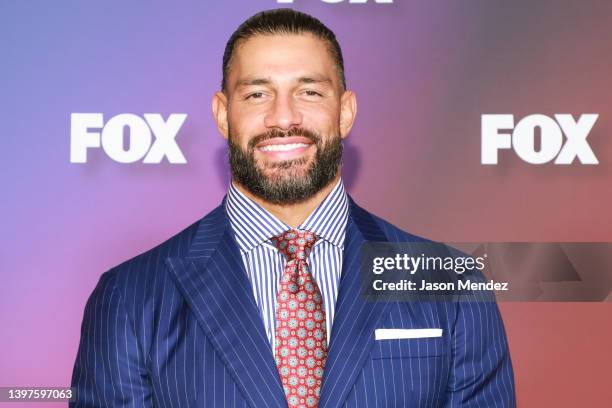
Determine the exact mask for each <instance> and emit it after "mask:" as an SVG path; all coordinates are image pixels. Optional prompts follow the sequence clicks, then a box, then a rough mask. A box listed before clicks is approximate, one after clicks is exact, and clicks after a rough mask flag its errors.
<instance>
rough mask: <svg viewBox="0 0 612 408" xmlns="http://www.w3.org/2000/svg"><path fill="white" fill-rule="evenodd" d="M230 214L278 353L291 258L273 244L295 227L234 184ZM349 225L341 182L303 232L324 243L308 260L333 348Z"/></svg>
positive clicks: (228, 202) (302, 226) (228, 203)
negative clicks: (279, 302) (282, 290)
mask: <svg viewBox="0 0 612 408" xmlns="http://www.w3.org/2000/svg"><path fill="white" fill-rule="evenodd" d="M225 209H226V211H227V214H228V218H229V220H230V225H231V227H232V230H233V232H234V236H235V239H236V242H237V244H238V247H239V249H240V254H241V256H242V261H243V262H244V266H245V269H246V272H247V275H248V278H249V280H250V282H251V285H252V288H253V295H254V296H255V301H256V303H257V306H258V307H259V310H260V312H261V317H262V319H263V322H264V326H265V328H266V335H267V337H268V340H269V341H270V345H271V347H272V351H273V353H274V352H275V350H274V349H275V347H274V340H275V333H276V313H275V312H276V296H277V293H278V288H279V286H280V280H281V276H282V274H283V271H284V269H285V258H284V256H283V255H282V254H281V253H280V252H279V251H278V249H277V248H276V247H275V246H274V244H273V243H272V241H271V239H270V238H272V237H273V236H275V235H279V234H281V233H283V232H284V231H287V230H290V229H291V227H290V226H288V225H287V224H285V223H284V222H282V221H281V220H279V219H278V218H277V217H275V216H274V215H272V214H270V213H269V212H268V211H267V210H265V209H264V208H262V207H261V206H260V205H258V204H257V203H255V202H254V201H253V200H251V199H250V198H248V197H247V196H245V195H244V194H242V193H241V192H240V191H238V189H237V188H236V187H235V186H234V185H233V184H231V185H230V188H229V191H228V194H227V200H226V206H225ZM347 221H348V197H347V194H346V191H345V190H344V186H343V183H342V180H339V181H338V183H337V184H336V186H335V187H334V188H333V190H332V191H331V192H330V193H329V194H328V195H327V197H326V198H325V199H324V200H323V202H321V204H320V205H319V206H318V207H317V208H316V209H315V210H314V211H313V212H312V214H310V215H309V216H308V218H307V219H306V220H305V221H304V222H303V223H302V224H300V225H299V226H298V227H297V229H299V230H306V231H310V232H312V233H314V234H315V235H316V236H317V237H318V239H317V242H316V243H315V245H314V247H313V248H312V251H311V253H310V255H309V256H308V265H309V267H310V271H311V273H312V276H313V279H314V280H315V282H317V284H318V285H319V289H320V290H321V295H322V296H323V305H324V307H325V316H326V326H327V341H328V344H329V339H330V334H331V328H332V323H333V320H334V309H335V304H336V297H337V295H338V283H339V282H340V273H341V271H342V254H343V249H344V237H345V233H346V231H345V230H346V224H347Z"/></svg>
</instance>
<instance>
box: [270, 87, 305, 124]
mask: <svg viewBox="0 0 612 408" xmlns="http://www.w3.org/2000/svg"><path fill="white" fill-rule="evenodd" d="M301 124H302V113H301V112H300V111H299V109H297V107H296V105H295V101H294V100H293V98H292V97H291V96H290V95H277V96H276V98H275V100H274V102H273V103H272V104H271V106H270V110H269V111H268V112H267V114H266V116H265V118H264V125H265V126H266V127H267V128H277V129H282V130H289V129H290V128H292V127H294V126H299V125H301Z"/></svg>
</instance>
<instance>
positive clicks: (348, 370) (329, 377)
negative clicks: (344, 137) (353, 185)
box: [319, 199, 389, 407]
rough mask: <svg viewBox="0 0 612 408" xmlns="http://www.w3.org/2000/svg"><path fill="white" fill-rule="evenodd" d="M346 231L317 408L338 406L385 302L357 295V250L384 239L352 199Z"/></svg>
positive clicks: (360, 364) (356, 371) (363, 357)
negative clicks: (373, 300) (336, 296)
mask: <svg viewBox="0 0 612 408" xmlns="http://www.w3.org/2000/svg"><path fill="white" fill-rule="evenodd" d="M349 203H350V215H349V221H348V224H347V230H346V240H345V247H344V255H343V262H342V263H343V266H342V274H341V278H340V287H339V290H338V299H337V301H336V315H335V317H334V323H333V329H332V333H331V339H330V347H329V350H328V355H327V362H326V363H325V373H324V376H323V386H322V389H321V398H320V401H319V406H320V407H337V406H341V405H342V403H343V402H344V400H345V399H346V397H347V394H348V392H349V391H350V389H351V388H352V387H353V384H354V383H355V380H356V379H357V375H358V374H359V373H360V372H361V369H362V367H363V365H364V364H365V361H366V358H367V356H368V355H369V352H370V349H371V348H372V346H373V345H374V336H373V333H374V329H375V328H376V327H378V324H379V321H380V319H381V317H383V316H384V315H385V311H386V310H387V309H388V305H389V303H388V302H385V301H377V302H365V300H364V298H363V296H362V295H361V278H360V250H361V246H362V244H363V243H364V242H365V241H377V242H386V241H387V238H386V237H385V235H384V234H383V232H382V231H381V230H380V228H379V227H378V225H377V224H376V222H375V221H374V219H373V218H372V216H371V215H370V214H369V213H368V212H366V211H365V210H363V209H362V208H360V207H358V206H357V205H356V204H355V203H354V202H353V200H352V199H350V200H349Z"/></svg>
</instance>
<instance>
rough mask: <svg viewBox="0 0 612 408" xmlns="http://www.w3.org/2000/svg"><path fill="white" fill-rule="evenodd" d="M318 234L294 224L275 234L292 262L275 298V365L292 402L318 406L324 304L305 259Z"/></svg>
mask: <svg viewBox="0 0 612 408" xmlns="http://www.w3.org/2000/svg"><path fill="white" fill-rule="evenodd" d="M316 240H317V237H316V236H315V235H314V234H312V233H311V232H308V231H298V230H290V231H286V232H284V233H283V234H281V235H280V236H277V237H274V238H272V241H273V242H274V243H275V244H276V247H277V248H278V250H279V251H280V252H281V253H282V254H284V255H285V258H286V261H287V263H286V264H285V270H284V271H283V276H282V278H281V284H280V288H279V290H278V297H277V303H276V344H275V352H276V357H275V358H276V365H277V366H278V372H279V374H280V377H281V380H282V382H283V388H284V389H285V395H286V396H287V404H288V405H289V407H290V408H294V407H316V406H317V404H318V403H319V392H320V391H321V379H322V378H323V368H324V367H325V360H326V359H327V333H326V327H325V310H324V309H323V298H322V296H321V291H320V290H319V286H318V285H317V283H316V282H315V281H314V280H313V279H312V274H311V273H310V269H309V268H308V264H307V263H306V259H308V255H309V254H310V250H311V249H312V247H313V245H314V243H315V242H316Z"/></svg>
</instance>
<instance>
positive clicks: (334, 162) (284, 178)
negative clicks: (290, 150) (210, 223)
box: [228, 128, 342, 204]
mask: <svg viewBox="0 0 612 408" xmlns="http://www.w3.org/2000/svg"><path fill="white" fill-rule="evenodd" d="M289 136H303V137H306V138H308V139H309V140H310V141H311V142H312V143H313V144H314V145H315V146H316V148H317V151H316V154H315V157H314V159H313V160H312V162H311V163H310V164H308V165H307V163H308V160H309V159H308V158H300V159H294V160H285V161H281V162H278V163H274V164H272V165H268V166H267V167H266V169H265V170H270V174H266V173H265V172H264V169H262V168H261V166H259V165H258V164H257V161H256V160H255V155H254V153H255V146H256V145H257V144H259V143H261V142H262V141H264V140H267V139H272V138H275V137H289ZM228 147H229V163H230V168H231V171H232V177H233V179H234V180H235V181H236V182H237V183H239V184H240V185H242V186H243V187H244V188H245V189H246V190H248V191H249V192H250V193H252V194H253V195H255V196H257V197H259V198H261V199H263V200H265V201H268V202H270V203H274V204H295V203H299V202H302V201H304V200H306V199H308V198H310V197H312V196H313V195H315V194H316V193H318V192H319V191H321V189H323V188H324V187H325V186H327V185H328V184H329V183H330V182H331V181H332V180H333V179H334V178H335V176H336V174H337V172H338V169H339V167H340V165H341V163H342V142H341V138H340V136H337V137H333V138H332V139H330V140H329V141H328V142H326V143H324V142H323V141H322V139H321V137H320V136H319V135H318V134H317V133H315V132H313V131H310V130H308V129H303V128H292V129H290V130H289V131H287V132H282V131H280V130H278V129H273V130H271V131H269V132H266V133H262V134H259V135H257V136H255V137H253V138H252V139H251V140H250V141H249V144H248V146H247V151H246V152H245V151H244V150H243V149H242V148H241V147H240V146H239V145H237V144H235V143H234V142H233V137H232V132H231V130H230V131H229V137H228ZM305 165H307V167H306V168H304V167H305Z"/></svg>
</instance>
